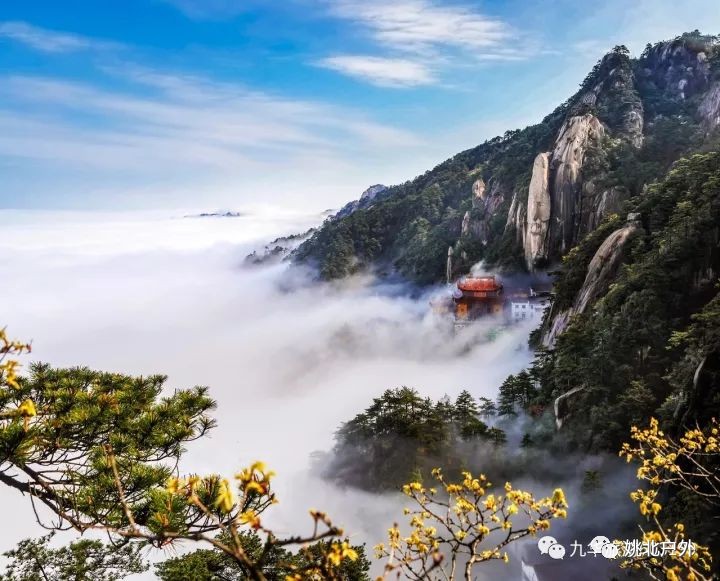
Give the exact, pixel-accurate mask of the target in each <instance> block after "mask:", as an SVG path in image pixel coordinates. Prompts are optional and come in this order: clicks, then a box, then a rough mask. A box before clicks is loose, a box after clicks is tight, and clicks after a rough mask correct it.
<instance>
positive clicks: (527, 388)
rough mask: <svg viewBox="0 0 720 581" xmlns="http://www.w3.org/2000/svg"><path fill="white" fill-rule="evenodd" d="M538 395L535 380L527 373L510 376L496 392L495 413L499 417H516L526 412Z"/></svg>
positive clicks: (522, 372)
mask: <svg viewBox="0 0 720 581" xmlns="http://www.w3.org/2000/svg"><path fill="white" fill-rule="evenodd" d="M537 395H538V389H537V386H536V380H535V378H534V377H533V376H531V374H530V373H529V372H527V371H521V372H520V373H518V374H517V375H510V376H509V377H508V378H507V379H506V380H505V381H504V382H503V384H502V385H501V386H500V389H499V390H498V401H497V413H498V415H500V416H508V415H517V412H518V410H527V409H528V408H529V407H530V405H531V404H532V403H533V402H534V401H535V398H536V397H537Z"/></svg>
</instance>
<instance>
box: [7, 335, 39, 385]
mask: <svg viewBox="0 0 720 581" xmlns="http://www.w3.org/2000/svg"><path fill="white" fill-rule="evenodd" d="M31 350H32V346H31V345H30V343H22V342H20V341H12V340H10V339H8V336H7V332H6V330H5V329H4V328H3V329H0V381H1V382H4V383H5V385H7V386H9V387H12V388H13V389H20V385H19V384H18V382H17V379H18V376H17V372H18V369H19V368H20V363H18V362H17V361H15V360H14V359H8V360H7V361H6V360H5V358H6V357H7V356H8V355H20V354H22V353H30V351H31ZM0 385H2V383H0Z"/></svg>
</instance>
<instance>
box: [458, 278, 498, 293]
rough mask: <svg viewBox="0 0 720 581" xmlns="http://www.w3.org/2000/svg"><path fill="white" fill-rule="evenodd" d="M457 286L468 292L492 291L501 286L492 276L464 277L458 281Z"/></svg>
mask: <svg viewBox="0 0 720 581" xmlns="http://www.w3.org/2000/svg"><path fill="white" fill-rule="evenodd" d="M457 286H458V288H459V289H460V290H461V291H469V292H492V291H498V290H500V289H501V288H502V287H503V286H502V285H501V284H500V283H498V282H497V281H496V280H495V277H494V276H479V277H466V278H463V279H462V280H460V281H458V283H457Z"/></svg>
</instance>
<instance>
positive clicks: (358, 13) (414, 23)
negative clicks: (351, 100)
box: [330, 0, 512, 52]
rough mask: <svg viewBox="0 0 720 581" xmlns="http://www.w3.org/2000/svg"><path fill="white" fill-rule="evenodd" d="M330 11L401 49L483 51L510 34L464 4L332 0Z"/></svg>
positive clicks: (505, 27)
mask: <svg viewBox="0 0 720 581" xmlns="http://www.w3.org/2000/svg"><path fill="white" fill-rule="evenodd" d="M330 10H331V13H332V14H334V15H336V16H338V17H341V18H345V19H348V20H352V21H354V22H356V23H358V24H361V25H363V26H365V27H367V28H369V29H370V30H371V31H372V33H373V35H374V37H375V38H376V39H377V40H378V41H379V42H380V43H381V44H383V45H386V46H388V47H391V48H393V49H396V50H401V51H410V52H416V51H426V50H428V49H430V48H437V47H439V46H452V47H459V48H463V49H471V50H478V49H480V50H483V49H489V48H493V47H497V46H499V45H501V44H502V43H504V42H506V41H508V40H510V39H511V37H512V33H511V31H510V28H509V26H508V25H507V24H506V23H504V22H503V21H501V20H498V19H494V18H490V17H488V16H485V15H483V14H481V13H480V12H478V11H477V10H475V9H473V8H471V7H469V6H464V5H442V4H440V3H438V2H436V1H433V0H400V1H399V2H381V1H379V0H370V1H367V0H336V1H335V2H333V3H332V5H331V9H330Z"/></svg>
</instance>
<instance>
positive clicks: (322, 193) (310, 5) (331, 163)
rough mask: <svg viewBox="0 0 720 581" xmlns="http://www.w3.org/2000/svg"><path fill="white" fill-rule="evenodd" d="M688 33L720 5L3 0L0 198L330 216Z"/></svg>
mask: <svg viewBox="0 0 720 581" xmlns="http://www.w3.org/2000/svg"><path fill="white" fill-rule="evenodd" d="M695 28H699V29H700V30H702V31H703V32H706V33H717V32H720V7H719V6H718V4H717V0H686V1H685V2H677V0H672V1H669V0H635V1H633V2H628V1H627V0H608V1H605V2H594V3H589V2H577V0H574V1H569V0H543V1H540V0H523V1H521V0H510V1H500V0H492V1H491V0H488V1H484V2H471V1H464V2H463V1H457V2H456V1H454V0H453V1H449V0H448V1H446V0H397V1H388V0H285V1H284V2H270V1H264V2H261V1H259V0H123V2H110V1H107V2H97V1H96V0H64V1H63V2H57V1H55V0H45V1H39V0H16V1H13V0H6V1H5V2H3V3H2V4H0V207H4V208H8V207H10V208H18V207H20V208H103V209H126V208H180V207H183V208H189V207H192V208H208V209H212V208H226V207H227V208H245V207H252V206H273V207H274V206H281V207H287V208H292V209H303V210H317V209H324V208H328V207H336V206H338V205H340V204H341V203H342V202H344V201H346V200H347V199H350V198H355V197H357V195H358V194H359V193H360V192H361V191H362V190H363V189H364V188H365V187H366V186H368V185H370V184H373V183H386V184H391V183H397V182H400V181H404V180H406V179H409V178H412V177H414V176H415V175H417V174H418V173H422V172H423V171H425V170H426V169H429V168H431V167H432V166H433V165H435V164H436V163H438V162H440V161H442V160H443V159H445V158H446V157H448V156H450V155H453V154H454V153H457V152H458V151H461V150H462V149H465V148H468V147H471V146H473V145H476V144H478V143H480V142H482V141H483V140H485V139H487V138H490V137H493V136H494V135H496V134H499V133H502V132H504V131H505V130H506V129H512V128H517V127H522V126H525V125H528V124H530V123H533V122H536V121H539V120H540V119H541V118H542V116H544V115H545V114H547V113H548V112H550V111H551V110H552V109H553V108H554V107H555V106H557V105H558V104H559V103H561V102H562V101H564V100H565V99H566V98H567V97H568V96H569V95H571V94H572V93H573V92H574V91H575V89H576V88H577V85H578V84H579V82H580V81H581V80H582V79H583V77H584V76H585V75H586V74H587V72H588V70H589V69H590V67H591V66H592V65H593V64H594V63H595V61H596V60H597V59H598V58H600V57H601V56H602V54H603V53H604V52H605V51H606V50H608V49H610V48H612V46H614V45H616V44H620V43H623V44H626V45H628V46H629V47H630V49H631V51H633V52H635V53H636V54H637V53H638V52H640V51H641V50H642V47H643V46H644V45H645V43H647V42H654V41H657V40H661V39H666V38H671V37H673V36H676V35H677V34H680V33H681V32H684V31H687V30H692V29H695Z"/></svg>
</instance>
